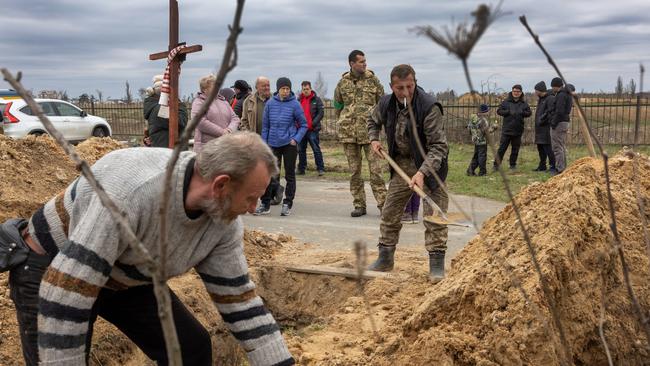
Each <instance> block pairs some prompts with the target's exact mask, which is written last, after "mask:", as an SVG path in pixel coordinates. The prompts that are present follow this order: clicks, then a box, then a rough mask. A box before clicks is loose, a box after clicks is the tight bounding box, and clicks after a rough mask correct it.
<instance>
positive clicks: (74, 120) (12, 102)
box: [0, 98, 111, 142]
mask: <svg viewBox="0 0 650 366" xmlns="http://www.w3.org/2000/svg"><path fill="white" fill-rule="evenodd" d="M36 102H37V103H38V104H39V105H40V106H41V108H42V109H43V112H45V115H46V116H47V118H49V119H50V121H52V124H53V125H54V127H56V129H57V130H59V131H60V132H61V133H62V134H63V136H64V137H65V139H66V140H68V141H71V142H79V141H83V140H85V139H87V138H90V137H92V136H96V137H108V136H110V135H111V126H110V125H109V124H108V122H106V120H105V119H103V118H101V117H97V116H91V115H89V114H88V113H86V112H85V111H83V110H81V109H79V108H78V107H76V106H75V105H73V104H70V103H68V102H64V101H62V100H58V99H36ZM0 116H1V117H2V122H3V128H4V134H5V135H7V136H9V137H13V138H21V137H25V136H27V135H42V134H45V133H47V131H46V130H45V127H44V126H43V124H42V123H41V121H40V120H39V119H38V117H37V116H36V114H35V113H32V109H31V108H30V107H29V106H28V105H27V103H26V102H25V101H24V100H23V99H2V98H0Z"/></svg>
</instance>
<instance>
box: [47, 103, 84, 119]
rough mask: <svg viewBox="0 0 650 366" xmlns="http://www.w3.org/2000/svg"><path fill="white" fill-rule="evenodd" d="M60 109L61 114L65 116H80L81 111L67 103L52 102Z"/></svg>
mask: <svg viewBox="0 0 650 366" xmlns="http://www.w3.org/2000/svg"><path fill="white" fill-rule="evenodd" d="M51 104H53V105H54V106H56V108H57V109H58V110H59V115H61V116H65V117H79V116H80V115H81V111H80V110H78V109H77V108H75V107H73V106H71V105H70V104H66V103H51Z"/></svg>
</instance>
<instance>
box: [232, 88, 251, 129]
mask: <svg viewBox="0 0 650 366" xmlns="http://www.w3.org/2000/svg"><path fill="white" fill-rule="evenodd" d="M232 87H233V89H235V97H234V98H233V99H232V102H233V104H232V110H233V111H235V114H236V115H237V117H239V118H240V119H241V115H242V111H243V108H244V100H245V99H246V98H247V97H248V96H249V95H251V94H252V93H253V89H252V88H251V87H250V85H248V83H247V82H246V80H237V81H235V85H233V86H232Z"/></svg>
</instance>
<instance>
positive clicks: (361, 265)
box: [354, 240, 379, 338]
mask: <svg viewBox="0 0 650 366" xmlns="http://www.w3.org/2000/svg"><path fill="white" fill-rule="evenodd" d="M354 254H355V257H356V265H357V288H358V289H359V294H360V295H361V297H362V298H363V303H364V305H365V306H366V313H367V315H368V319H369V320H370V326H371V327H372V333H373V334H374V335H375V338H378V337H379V333H378V332H377V325H376V324H375V318H373V316H372V308H371V307H370V301H368V297H367V296H366V293H365V291H364V289H363V273H364V272H365V270H366V265H367V263H366V258H367V248H366V244H365V243H364V242H363V241H361V240H357V241H355V242H354Z"/></svg>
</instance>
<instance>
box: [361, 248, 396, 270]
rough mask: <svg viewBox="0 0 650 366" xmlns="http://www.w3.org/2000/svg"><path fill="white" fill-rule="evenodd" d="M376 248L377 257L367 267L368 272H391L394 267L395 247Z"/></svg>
mask: <svg viewBox="0 0 650 366" xmlns="http://www.w3.org/2000/svg"><path fill="white" fill-rule="evenodd" d="M377 248H379V257H378V258H377V260H376V261H374V262H373V263H372V264H371V265H370V267H368V270H370V271H380V272H388V271H392V270H393V266H394V265H395V258H394V257H395V247H394V246H388V245H384V244H379V245H377Z"/></svg>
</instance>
